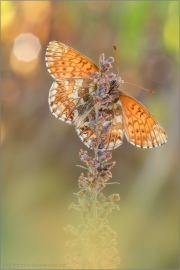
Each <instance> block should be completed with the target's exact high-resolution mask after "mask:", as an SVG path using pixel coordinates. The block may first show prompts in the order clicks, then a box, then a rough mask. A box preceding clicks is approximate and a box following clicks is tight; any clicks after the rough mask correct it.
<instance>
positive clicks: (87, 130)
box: [76, 101, 123, 150]
mask: <svg viewBox="0 0 180 270" xmlns="http://www.w3.org/2000/svg"><path fill="white" fill-rule="evenodd" d="M104 112H105V113H106V114H107V115H109V116H108V117H107V119H106V120H105V121H104V123H103V125H102V126H101V127H99V128H98V136H99V138H101V140H102V141H103V144H104V145H103V149H104V150H113V149H115V148H116V147H118V146H120V145H121V144H122V142H123V125H122V110H121V105H120V102H119V101H118V102H116V103H109V105H108V107H107V109H105V110H104ZM90 113H91V114H95V112H94V109H93V110H92V111H91V112H90ZM93 118H94V117H93ZM109 124H110V128H109V130H108V131H107V133H106V135H105V136H102V134H103V129H104V128H106V126H108V125H109ZM76 131H77V133H78V136H79V137H80V139H81V140H82V141H83V142H84V144H85V145H86V146H87V147H89V148H92V141H93V139H95V138H96V132H95V130H93V129H92V127H91V125H90V119H89V116H87V117H86V118H85V119H84V121H83V122H81V123H80V125H77V127H76Z"/></svg>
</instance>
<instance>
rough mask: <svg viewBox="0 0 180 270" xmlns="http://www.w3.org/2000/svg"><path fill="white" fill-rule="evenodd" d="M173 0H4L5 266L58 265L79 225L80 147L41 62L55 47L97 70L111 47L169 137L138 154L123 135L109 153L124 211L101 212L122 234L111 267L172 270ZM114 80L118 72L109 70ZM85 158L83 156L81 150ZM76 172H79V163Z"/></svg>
mask: <svg viewBox="0 0 180 270" xmlns="http://www.w3.org/2000/svg"><path fill="white" fill-rule="evenodd" d="M178 7H179V2H178V1H177V2H176V1H112V2H111V1H105V2H103V1H99V2H96V3H95V2H93V1H82V2H81V1H77V2H76V1H59V2H58V1H54V2H53V1H52V2H51V1H39V2H38V1H1V42H2V44H1V59H2V63H1V66H2V69H1V72H2V73H1V79H2V81H1V86H2V93H1V98H2V119H1V120H2V121H1V143H2V203H1V205H2V210H1V213H2V218H1V227H2V233H1V236H2V237H1V238H2V241H1V242H2V255H1V259H2V266H1V268H3V269H4V268H7V269H10V268H18V269H20V268H22V269H27V268H35V269H45V268H49V269H50V268H51V269H55V268H57V269H59V268H63V267H64V268H65V265H64V263H65V262H64V256H65V254H67V253H69V252H70V249H69V248H66V247H65V243H66V241H67V240H69V238H70V235H68V234H65V233H64V231H63V227H65V226H66V225H68V224H72V225H78V224H80V222H81V220H80V219H79V216H78V212H76V211H74V210H68V206H69V204H70V203H71V202H73V201H74V202H76V197H75V196H74V195H73V193H75V192H77V191H78V184H77V180H78V177H79V175H80V173H81V172H82V169H81V168H78V167H76V164H81V162H80V160H79V158H78V152H79V150H80V149H81V148H82V149H86V147H85V146H84V145H83V144H82V142H81V141H80V139H79V138H78V136H77V135H76V132H75V129H74V127H73V126H70V125H68V124H65V123H63V122H61V121H58V120H57V119H56V118H55V117H54V116H53V115H52V114H51V112H50V110H49V107H48V92H49V89H50V87H51V84H52V82H53V78H52V77H51V76H50V75H49V73H48V72H47V70H46V65H45V60H44V55H45V50H46V46H47V44H48V43H49V41H52V40H58V41H61V42H63V43H65V44H67V45H69V46H71V47H73V48H74V49H76V50H78V51H80V52H81V53H83V54H84V55H86V56H87V57H89V58H90V59H92V61H94V62H95V63H97V64H98V59H99V55H100V54H101V53H105V56H106V57H107V58H108V57H109V56H113V44H114V43H115V44H116V46H117V48H118V54H119V69H120V76H121V77H122V79H124V80H125V81H128V82H132V83H135V84H138V85H140V86H143V87H146V88H149V89H153V90H154V92H155V94H153V95H150V94H148V93H146V92H144V91H141V90H140V89H137V88H133V87H130V86H123V87H122V91H125V92H127V93H128V94H130V95H132V96H133V97H134V98H136V99H138V100H139V101H140V102H142V103H143V104H144V105H145V106H146V107H147V108H148V109H149V110H150V111H151V113H152V114H153V115H154V116H155V117H156V118H157V120H158V121H159V122H160V123H161V124H162V126H163V128H164V129H165V131H166V132H167V135H168V142H167V144H165V145H163V146H161V147H158V148H155V149H148V150H147V149H139V148H136V147H134V146H132V145H131V144H129V143H128V142H127V141H126V139H125V138H124V143H123V145H122V146H121V147H119V148H117V149H116V150H114V151H113V160H115V161H116V162H117V165H116V167H115V168H114V169H113V179H112V181H113V182H120V185H109V186H108V187H107V188H106V189H105V191H104V193H105V195H110V194H113V193H119V194H120V196H121V200H120V202H119V206H120V208H121V211H120V212H116V211H114V212H113V213H111V214H110V215H109V224H110V225H111V227H112V229H113V230H115V231H116V232H117V234H118V239H117V240H118V249H119V255H120V257H121V264H120V265H118V266H117V268H119V269H149V268H150V269H159V268H161V269H179V267H178V252H179V250H178V239H179V237H178V213H179V209H178V195H179V194H178V164H179V154H178V146H179V140H178V130H179V108H178V106H179V105H178V100H179V90H178V88H179V85H178V72H179V71H178V67H179V66H178V64H179V63H178V54H179V47H178V40H179V37H178V35H179V29H178V20H179V13H178V10H179V9H178ZM113 72H114V73H117V68H116V65H114V68H113ZM88 152H89V153H91V154H92V151H91V150H88ZM81 165H82V164H81Z"/></svg>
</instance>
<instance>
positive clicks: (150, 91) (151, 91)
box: [124, 82, 154, 94]
mask: <svg viewBox="0 0 180 270" xmlns="http://www.w3.org/2000/svg"><path fill="white" fill-rule="evenodd" d="M124 83H126V84H129V85H133V86H135V87H137V88H140V89H142V90H144V91H146V92H149V93H151V94H153V93H154V91H153V90H150V89H147V88H144V87H141V86H139V85H136V84H134V83H130V82H124Z"/></svg>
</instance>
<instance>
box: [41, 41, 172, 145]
mask: <svg viewBox="0 0 180 270" xmlns="http://www.w3.org/2000/svg"><path fill="white" fill-rule="evenodd" d="M45 61H46V66H47V70H48V72H49V73H50V74H51V76H52V77H53V78H54V79H55V81H54V82H53V84H52V86H51V88H50V91H49V107H50V110H51V112H52V114H53V115H54V116H55V117H56V118H58V119H59V120H62V121H64V122H66V123H68V124H73V125H75V127H76V131H77V134H78V136H79V137H80V139H81V140H82V141H83V143H84V144H85V145H86V146H87V147H89V148H92V140H93V138H95V137H96V135H95V132H93V130H92V128H90V118H89V114H92V113H93V110H94V107H93V99H92V94H93V93H94V92H95V91H96V89H97V80H95V79H94V77H93V76H91V74H92V72H95V73H96V72H99V68H98V67H97V66H96V65H95V64H94V63H93V62H92V61H91V60H90V59H88V58H87V57H85V56H84V55H82V54H81V53H79V52H78V51H76V50H74V49H72V48H71V47H69V46H67V45H65V44H63V43H61V42H58V41H51V42H50V43H49V44H48V46H47V49H46V55H45ZM105 111H106V114H108V119H107V121H106V123H107V122H109V123H110V124H111V127H110V129H109V130H108V132H107V135H106V138H105V139H104V141H105V143H104V150H112V149H115V148H116V147H118V146H120V145H121V144H122V142H123V136H124V135H125V136H126V138H127V140H128V141H129V142H130V143H131V144H133V145H134V146H136V147H141V148H153V147H157V146H160V145H162V144H164V143H166V141H167V135H166V133H165V131H164V130H163V128H162V127H161V125H160V124H159V123H158V122H157V120H156V119H155V118H154V116H153V115H152V114H151V113H150V112H149V111H148V110H147V109H146V108H145V107H144V106H143V105H142V104H141V103H140V102H138V101H137V100H135V99H134V98H132V97H131V96H129V95H127V94H126V93H124V92H122V91H120V89H118V98H116V99H114V100H113V101H112V102H110V103H108V105H107V108H106V110H105Z"/></svg>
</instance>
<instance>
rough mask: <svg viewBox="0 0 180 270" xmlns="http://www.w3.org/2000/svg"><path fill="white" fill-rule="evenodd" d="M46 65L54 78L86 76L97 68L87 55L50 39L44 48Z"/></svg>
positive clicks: (96, 70)
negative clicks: (45, 48)
mask: <svg viewBox="0 0 180 270" xmlns="http://www.w3.org/2000/svg"><path fill="white" fill-rule="evenodd" d="M45 60H46V66H47V69H48V71H49V73H50V74H51V76H52V77H53V78H54V79H64V78H66V79H68V78H88V77H90V72H98V71H99V68H98V67H97V66H96V65H95V64H94V63H93V62H92V61H91V60H89V59H88V58H87V57H85V56H84V55H82V54H80V53H79V52H77V51H76V50H74V49H72V48H70V47H69V46H67V45H65V44H63V43H61V42H58V41H51V42H50V43H49V44H48V46H47V50H46V57H45Z"/></svg>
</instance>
